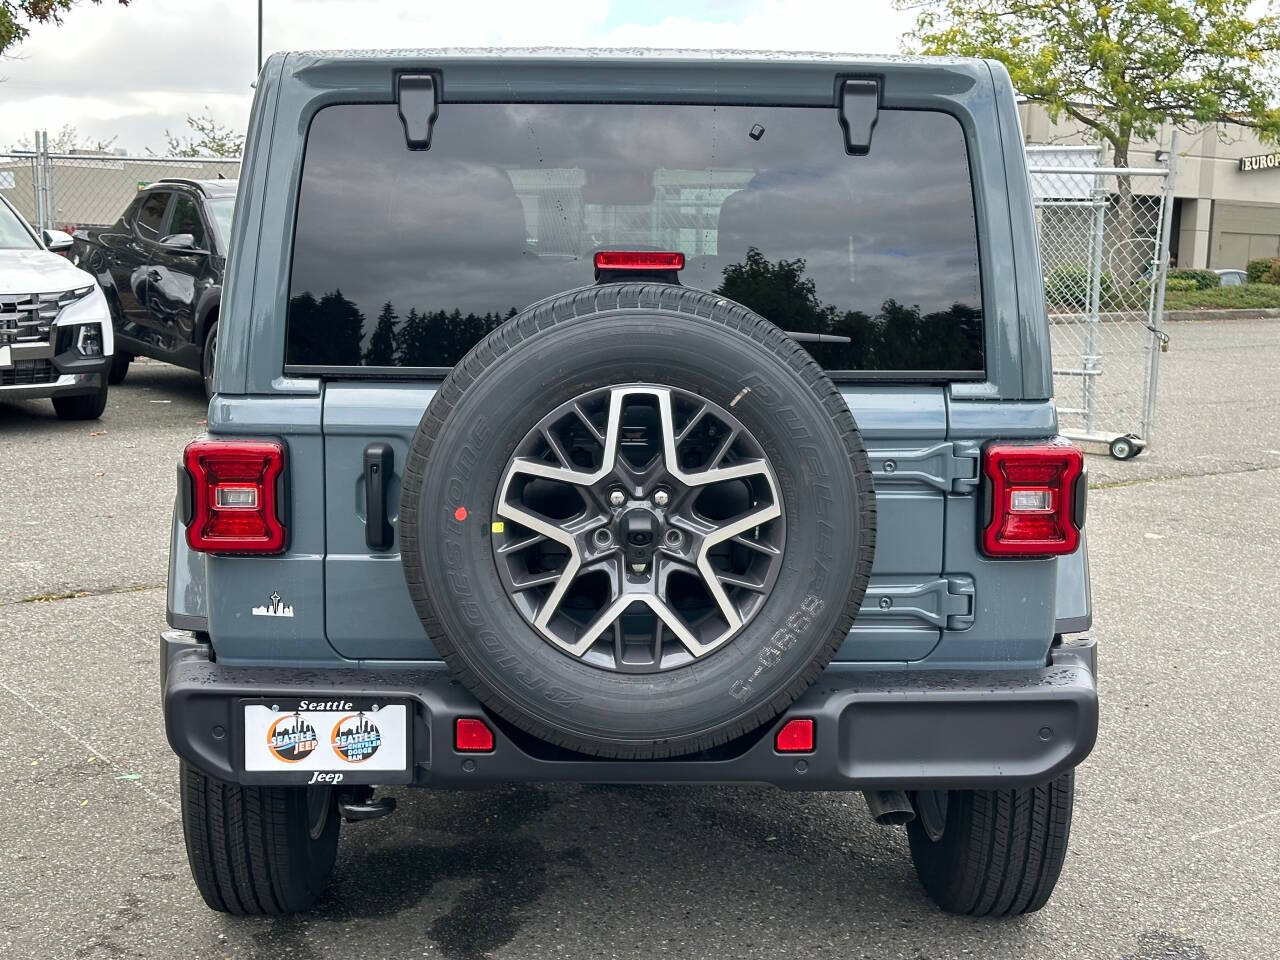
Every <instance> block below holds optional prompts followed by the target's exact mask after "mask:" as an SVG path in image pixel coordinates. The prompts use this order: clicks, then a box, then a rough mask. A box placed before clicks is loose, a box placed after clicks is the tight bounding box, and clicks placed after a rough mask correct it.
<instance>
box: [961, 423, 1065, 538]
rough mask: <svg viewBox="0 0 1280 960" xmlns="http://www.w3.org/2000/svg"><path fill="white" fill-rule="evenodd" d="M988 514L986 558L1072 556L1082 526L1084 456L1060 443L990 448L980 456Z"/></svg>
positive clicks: (1057, 441) (1016, 444)
mask: <svg viewBox="0 0 1280 960" xmlns="http://www.w3.org/2000/svg"><path fill="white" fill-rule="evenodd" d="M982 470H983V473H984V474H985V475H986V478H987V492H988V500H987V503H988V506H989V508H990V511H991V514H990V517H989V518H988V520H987V523H986V526H985V527H984V528H983V531H982V550H983V552H984V553H985V554H987V556H990V557H1043V556H1049V555H1053V554H1061V553H1072V552H1074V551H1075V549H1076V547H1077V546H1079V545H1080V528H1081V526H1082V525H1083V523H1084V515H1083V507H1084V499H1083V498H1084V489H1083V488H1084V476H1085V474H1084V454H1082V453H1081V452H1080V448H1079V447H1077V446H1076V445H1075V444H1073V443H1071V442H1070V441H1068V440H1065V439H1063V438H1061V437H1058V438H1057V439H1054V440H1051V441H1049V442H1048V443H1035V444H1028V443H993V444H991V445H990V446H988V447H987V448H986V451H985V452H984V455H983V461H982Z"/></svg>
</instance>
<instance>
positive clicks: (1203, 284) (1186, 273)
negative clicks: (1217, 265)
mask: <svg viewBox="0 0 1280 960" xmlns="http://www.w3.org/2000/svg"><path fill="white" fill-rule="evenodd" d="M1168 279H1169V280H1191V281H1193V282H1194V283H1195V289H1197V290H1208V289H1210V288H1212V287H1217V286H1221V284H1222V278H1221V277H1219V276H1218V275H1217V274H1216V273H1214V272H1213V271H1212V270H1191V269H1187V268H1185V267H1184V268H1182V269H1179V270H1170V271H1169V274H1168ZM1179 289H1186V288H1179Z"/></svg>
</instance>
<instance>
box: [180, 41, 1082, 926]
mask: <svg viewBox="0 0 1280 960" xmlns="http://www.w3.org/2000/svg"><path fill="white" fill-rule="evenodd" d="M225 289H226V292H225V296H224V302H223V309H222V314H221V326H222V331H221V337H220V339H219V351H220V354H219V357H218V364H217V373H216V382H215V388H216V393H215V395H214V397H213V399H212V401H211V403H210V406H209V419H208V435H207V436H205V437H202V438H200V439H198V440H195V441H193V442H192V443H191V444H190V445H189V446H188V447H187V448H186V450H185V453H184V454H183V458H182V463H181V466H180V468H179V470H178V502H177V508H176V510H175V519H174V525H173V536H172V547H171V560H170V576H169V597H168V622H169V625H170V627H171V628H172V629H170V630H169V631H167V632H166V633H165V634H164V639H163V648H162V662H163V696H164V711H165V723H166V727H167V731H168V736H169V741H170V743H171V744H172V746H173V749H174V750H175V751H176V753H177V754H178V756H179V757H180V758H181V782H182V810H183V823H184V827H185V831H186V841H187V850H188V854H189V858H190V862H191V869H192V872H193V874H194V876H195V881H196V884H197V886H198V887H199V889H200V893H201V894H202V895H203V897H204V899H205V901H206V902H207V903H208V904H209V906H210V907H212V908H214V909H216V910H223V911H228V912H231V913H241V914H277V913H284V912H290V911H298V910H305V909H307V908H309V907H311V906H312V905H313V904H314V903H315V902H316V901H317V899H318V898H320V897H321V895H322V891H323V889H324V887H325V884H326V881H327V880H328V878H329V875H330V873H331V872H332V870H333V865H334V859H335V855H336V848H337V842H338V830H339V823H340V821H342V820H344V819H345V820H347V821H348V822H351V821H357V820H361V819H368V818H371V817H376V816H381V815H383V814H386V813H389V812H390V811H391V810H392V809H393V808H394V798H392V797H389V796H386V795H385V794H375V792H374V791H375V788H378V787H383V786H386V785H407V786H418V787H428V788H436V789H451V788H467V787H481V786H484V785H489V784H496V783H511V782H575V783H582V782H609V783H654V782H661V783H675V782H687V783H725V784H729V783H766V784H773V785H775V786H778V787H782V788H785V789H789V790H861V791H863V792H864V794H865V796H866V799H867V802H868V805H869V807H870V809H871V813H872V815H873V816H874V817H875V819H876V820H877V821H879V822H881V823H884V824H898V825H901V824H905V825H906V828H907V833H908V837H909V840H910V849H911V856H912V859H913V860H914V862H915V866H916V869H917V871H918V873H919V876H920V879H921V881H922V883H923V885H924V888H925V890H926V891H927V892H928V894H929V895H930V896H931V897H932V898H933V899H934V901H936V902H937V903H938V904H939V905H940V906H941V907H942V908H944V909H946V910H949V911H954V912H958V913H970V914H991V915H1013V914H1020V913H1024V912H1027V911H1031V910H1036V909H1038V908H1039V907H1041V906H1043V905H1044V903H1045V902H1046V900H1047V899H1048V898H1049V896H1050V894H1051V892H1052V890H1053V887H1054V885H1055V883H1056V881H1057V879H1058V874H1059V871H1060V869H1061V867H1062V864H1063V860H1064V858H1065V853H1066V845H1067V835H1068V831H1069V827H1070V822H1071V811H1072V802H1073V770H1074V768H1075V766H1076V765H1077V764H1078V763H1080V761H1081V760H1083V759H1084V757H1085V756H1086V755H1087V754H1088V752H1089V750H1090V749H1091V748H1092V746H1093V743H1094V739H1095V736H1096V732H1097V694H1096V688H1095V685H1094V648H1093V645H1092V643H1091V642H1090V641H1087V640H1084V641H1074V642H1073V641H1068V640H1064V635H1067V634H1079V633H1080V632H1082V631H1084V630H1087V629H1088V627H1089V626H1090V618H1091V613H1090V599H1089V585H1088V584H1089V581H1088V562H1087V557H1086V552H1085V542H1084V536H1083V532H1082V531H1083V525H1084V505H1085V490H1086V483H1085V471H1084V464H1083V459H1082V457H1081V454H1080V451H1079V450H1078V449H1077V448H1075V447H1073V446H1071V445H1070V444H1068V443H1066V442H1064V441H1062V440H1061V439H1059V438H1058V437H1057V436H1056V434H1057V419H1056V415H1055V411H1054V406H1053V402H1052V399H1051V392H1052V380H1051V375H1050V362H1049V330H1048V323H1047V318H1046V313H1045V306H1044V295H1043V291H1042V287H1041V275H1040V262H1039V256H1038V252H1037V244H1036V225H1035V221H1034V216H1033V211H1032V205H1031V196H1030V190H1029V183H1028V177H1027V172H1026V166H1025V163H1024V159H1023V143H1022V136H1021V133H1020V130H1019V125H1018V116H1017V113H1016V110H1015V104H1014V95H1013V90H1012V89H1011V87H1010V83H1009V78H1008V76H1007V75H1006V73H1005V72H1004V70H1003V69H1002V68H1001V67H1000V66H999V65H997V64H994V63H986V62H981V61H964V60H912V59H901V58H895V59H883V60H876V59H863V58H844V57H824V56H807V57H800V56H761V57H757V58H749V57H743V56H732V57H730V56H722V55H719V54H714V53H699V54H692V53H688V54H686V53H647V54H643V55H635V56H627V57H622V56H616V55H611V54H603V55H591V54H587V53H580V54H576V55H565V54H564V52H563V51H560V52H548V53H540V52H536V51H531V52H521V53H514V54H510V55H504V56H501V57H498V56H494V55H492V54H491V53H489V54H478V53H470V52H467V51H448V50H429V51H415V52H392V53H386V54H358V55H357V54H342V53H300V54H288V55H278V56H275V57H273V58H272V59H271V60H270V61H269V62H268V64H267V65H266V67H265V69H264V71H263V73H262V75H261V78H260V82H259V84H258V88H257V95H256V98H255V100H254V105H253V112H252V116H251V120H250V125H249V136H248V142H247V145H246V149H245V156H244V167H243V173H242V179H241V181H240V191H239V197H238V200H237V204H236V212H235V217H234V224H233V228H232V243H231V257H230V265H229V268H228V272H227V284H226V288H225Z"/></svg>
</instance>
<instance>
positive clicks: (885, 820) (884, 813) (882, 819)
mask: <svg viewBox="0 0 1280 960" xmlns="http://www.w3.org/2000/svg"><path fill="white" fill-rule="evenodd" d="M862 796H863V797H864V798H866V801H867V809H868V810H870V811H871V818H872V819H873V820H875V822H876V823H878V824H880V826H882V827H901V826H905V825H906V824H908V823H910V822H911V821H912V820H914V819H915V818H916V811H915V808H914V807H912V806H911V801H910V800H909V799H908V798H907V795H906V794H905V793H904V792H903V791H901V790H864V791H863V792H862Z"/></svg>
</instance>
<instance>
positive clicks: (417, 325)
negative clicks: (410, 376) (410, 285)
mask: <svg viewBox="0 0 1280 960" xmlns="http://www.w3.org/2000/svg"><path fill="white" fill-rule="evenodd" d="M430 356H431V329H430V326H429V325H428V321H427V317H426V314H421V313H418V311H417V310H416V309H415V308H413V307H410V308H409V316H407V317H406V318H405V321H404V323H403V324H401V326H400V329H399V330H397V331H396V363H397V364H398V365H399V366H402V367H425V366H428V365H429V364H428V363H427V360H428V358H429V357H430Z"/></svg>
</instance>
